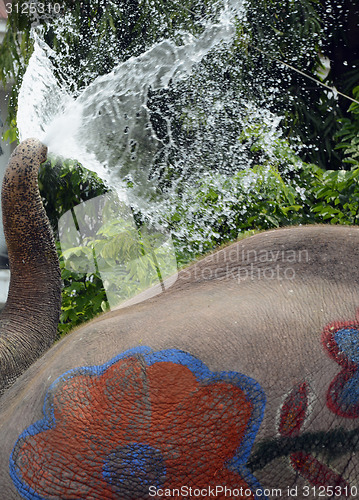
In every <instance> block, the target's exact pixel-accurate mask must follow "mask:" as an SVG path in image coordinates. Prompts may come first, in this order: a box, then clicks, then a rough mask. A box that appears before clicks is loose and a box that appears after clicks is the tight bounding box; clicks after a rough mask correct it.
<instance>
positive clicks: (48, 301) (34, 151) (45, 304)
mask: <svg viewBox="0 0 359 500" xmlns="http://www.w3.org/2000/svg"><path fill="white" fill-rule="evenodd" d="M46 154H47V148H46V146H44V145H43V144H41V142H39V141H38V140H37V139H27V140H26V141H24V142H22V143H21V144H20V145H19V146H18V147H17V148H16V149H15V151H14V152H13V154H12V155H11V157H10V160H9V164H8V166H7V169H6V171H5V176H4V180H3V185H2V193H1V203H2V212H3V224H4V233H5V239H6V244H7V248H8V254H9V263H10V272H11V276H10V289H9V295H8V299H7V302H6V305H5V308H4V310H3V312H2V314H1V316H0V395H1V394H2V393H3V392H4V391H5V389H6V388H7V387H9V386H10V385H11V384H12V383H13V382H14V381H15V380H16V378H17V377H18V376H19V375H21V373H23V372H24V371H25V370H26V368H28V367H29V366H30V365H31V364H32V363H33V362H34V361H35V360H36V359H37V358H38V357H39V356H40V355H41V354H42V353H43V352H44V351H45V350H46V349H47V348H48V347H50V346H51V345H52V343H53V341H54V339H55V337H56V330H57V324H58V320H59V315H60V308H61V275H60V267H59V262H58V257H57V252H56V248H55V243H54V239H53V234H52V230H51V227H50V223H49V220H48V218H47V216H46V213H45V210H44V207H43V204H42V201H41V197H40V193H39V189H38V181H37V175H38V169H39V166H40V164H41V163H42V162H44V161H45V160H46Z"/></svg>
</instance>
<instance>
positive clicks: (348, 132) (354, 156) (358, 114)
mask: <svg viewBox="0 0 359 500" xmlns="http://www.w3.org/2000/svg"><path fill="white" fill-rule="evenodd" d="M353 96H354V98H355V99H357V100H359V86H357V87H354V89H353ZM348 111H349V113H350V114H349V117H347V118H342V119H341V120H339V122H340V123H341V125H342V127H341V129H340V131H339V132H338V133H337V135H336V139H337V140H338V141H339V142H338V144H337V146H336V148H337V149H341V150H343V151H344V159H343V163H349V164H354V165H357V164H358V163H359V104H358V103H355V102H354V103H353V104H351V106H350V108H349V110H348Z"/></svg>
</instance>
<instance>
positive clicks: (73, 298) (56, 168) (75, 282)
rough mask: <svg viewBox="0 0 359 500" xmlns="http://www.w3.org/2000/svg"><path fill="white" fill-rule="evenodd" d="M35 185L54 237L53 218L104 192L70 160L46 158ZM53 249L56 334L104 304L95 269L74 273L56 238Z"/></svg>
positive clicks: (101, 285) (80, 321)
mask: <svg viewBox="0 0 359 500" xmlns="http://www.w3.org/2000/svg"><path fill="white" fill-rule="evenodd" d="M39 188H40V193H41V195H42V199H43V203H44V206H45V210H46V213H47V216H48V217H49V220H50V222H51V225H52V227H53V230H54V234H55V237H57V238H58V228H57V221H58V220H59V219H60V217H61V216H62V215H63V214H64V213H65V212H67V211H68V210H71V209H72V208H73V207H74V206H75V205H77V204H79V203H81V202H82V201H86V200H89V199H91V198H94V197H95V196H98V195H101V194H103V193H105V192H106V187H105V186H104V184H103V183H102V181H101V180H100V179H99V178H98V177H97V176H96V174H94V173H93V172H90V171H88V170H86V169H84V168H83V167H82V166H81V165H80V164H79V163H78V162H76V161H74V160H64V161H60V159H58V158H50V159H49V160H48V161H47V162H45V163H44V164H43V165H42V166H41V168H40V172H39ZM57 250H58V255H59V260H60V268H61V278H62V281H63V290H62V307H61V316H60V323H59V326H58V332H59V334H63V333H67V331H69V330H70V329H71V328H73V327H74V326H76V325H78V324H80V323H82V322H84V321H88V320H89V319H91V318H93V317H94V316H95V315H97V314H99V313H100V312H102V311H104V310H106V308H107V307H108V305H107V302H106V301H107V299H106V294H105V290H104V288H103V284H102V280H101V277H100V275H99V273H98V272H95V273H88V274H87V273H78V272H76V271H75V270H73V269H72V270H69V269H66V268H65V263H64V259H63V256H62V252H61V248H60V244H59V242H57Z"/></svg>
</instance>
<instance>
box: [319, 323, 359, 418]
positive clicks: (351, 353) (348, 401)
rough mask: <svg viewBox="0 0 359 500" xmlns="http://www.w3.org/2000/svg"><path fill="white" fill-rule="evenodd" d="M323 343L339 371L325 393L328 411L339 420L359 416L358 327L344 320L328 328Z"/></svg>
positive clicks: (358, 325) (356, 324) (324, 333)
mask: <svg viewBox="0 0 359 500" xmlns="http://www.w3.org/2000/svg"><path fill="white" fill-rule="evenodd" d="M322 343H323V346H324V348H325V350H326V351H327V352H328V354H329V356H330V357H331V358H332V359H334V361H336V362H337V363H338V364H339V365H340V366H341V367H342V370H341V372H340V373H338V375H337V376H336V377H335V378H334V380H333V381H332V382H331V384H330V386H329V389H328V392H327V406H328V408H329V409H330V410H331V411H332V412H333V413H335V414H336V415H339V416H341V417H347V418H358V417H359V370H358V368H359V324H358V322H356V321H345V322H342V323H333V324H331V325H328V326H327V327H326V328H325V329H324V331H323V335H322Z"/></svg>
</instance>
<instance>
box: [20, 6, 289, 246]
mask: <svg viewBox="0 0 359 500" xmlns="http://www.w3.org/2000/svg"><path fill="white" fill-rule="evenodd" d="M244 18H245V8H244V7H243V5H241V4H240V3H239V2H229V3H228V4H227V6H225V7H223V9H222V11H221V14H220V15H219V17H217V20H216V21H215V22H214V21H208V22H207V23H206V24H204V30H203V32H202V34H201V35H199V36H197V37H195V36H193V35H191V34H188V33H186V34H184V33H181V40H182V45H176V43H175V42H174V41H172V40H163V41H162V42H160V43H157V44H155V45H154V46H152V47H151V48H150V49H149V50H147V51H146V52H144V53H143V54H141V55H139V56H138V57H131V58H130V59H128V60H126V61H125V62H122V63H120V64H118V65H117V66H116V67H114V69H113V70H112V71H111V72H110V73H109V74H106V75H103V76H100V77H98V78H96V79H94V80H93V81H92V83H90V84H89V85H87V86H86V87H85V88H84V89H83V90H81V91H78V90H77V89H76V90H75V91H74V90H71V91H70V90H69V88H70V85H68V83H67V82H68V81H69V78H68V75H65V74H62V73H61V69H59V66H58V65H56V64H57V62H58V60H59V58H60V59H61V54H55V53H54V52H53V51H52V50H51V49H50V48H49V47H48V46H47V45H46V43H45V42H44V41H43V37H42V35H41V33H37V32H34V33H33V37H34V42H35V50H34V53H33V55H32V57H31V60H30V64H29V66H28V68H27V71H26V73H25V76H24V79H23V84H22V87H21V90H20V94H19V107H18V109H19V112H18V117H17V118H18V128H19V133H20V138H21V139H24V138H26V137H29V136H37V137H38V138H39V139H40V140H42V141H43V142H45V143H46V144H47V145H48V147H49V151H50V153H54V154H56V155H60V156H63V157H65V158H75V159H77V160H78V161H79V162H81V163H82V164H83V165H84V166H85V167H86V168H88V169H89V170H93V171H95V172H96V173H97V174H98V175H99V176H100V177H101V178H102V179H103V180H104V181H105V182H106V183H107V184H108V185H109V186H111V187H113V188H115V189H116V190H117V193H118V195H119V197H120V199H121V200H124V201H125V200H126V199H127V198H129V201H128V203H130V204H131V206H132V207H134V208H135V210H138V211H139V212H141V214H142V215H143V216H144V217H145V218H146V219H147V220H149V221H151V223H153V224H156V223H157V224H160V225H161V226H162V227H163V226H165V227H168V228H170V229H171V230H172V231H174V232H173V234H174V236H175V237H176V244H177V250H178V249H179V248H178V246H179V247H181V248H180V249H179V250H180V251H181V250H184V251H187V250H189V251H190V250H191V248H192V250H193V248H196V250H197V249H198V251H202V250H204V248H203V245H202V242H203V241H205V240H206V241H211V240H212V241H216V242H217V243H218V242H219V241H218V238H217V236H218V235H217V226H218V224H219V223H218V220H226V221H229V223H228V224H229V227H230V228H233V231H234V230H235V229H236V222H235V217H236V214H235V213H234V212H233V209H232V207H233V205H235V204H236V201H238V200H236V197H237V198H238V197H242V198H243V196H244V191H245V190H247V191H248V192H250V190H251V189H252V190H253V189H254V187H253V186H255V177H256V175H257V174H254V173H253V172H250V168H251V167H252V165H253V154H252V153H251V152H250V151H249V146H248V142H247V143H246V142H245V141H243V140H239V138H240V136H241V135H243V134H244V133H245V131H246V129H248V128H252V129H256V128H257V129H259V128H260V130H261V131H262V132H261V134H262V138H261V143H262V145H263V147H264V148H265V149H266V155H267V156H268V158H269V159H270V158H271V157H273V158H274V157H275V156H276V152H275V151H274V146H273V144H274V143H275V140H276V138H277V137H278V135H280V132H278V130H279V122H280V118H278V117H276V116H274V115H273V114H272V113H271V112H270V111H268V109H266V108H264V107H262V108H261V107H260V106H258V103H256V104H255V103H254V102H251V101H250V99H249V98H248V94H247V93H246V91H245V90H243V88H241V86H240V85H238V84H237V82H240V81H242V80H243V75H242V73H243V72H244V68H245V64H242V65H241V61H240V60H239V59H238V51H237V53H236V58H237V59H236V69H235V70H234V72H232V74H231V75H230V78H229V79H228V78H227V76H226V71H227V68H226V62H225V61H227V60H228V54H230V52H231V45H232V42H233V41H234V40H235V39H236V36H237V35H236V27H235V23H236V20H238V19H240V20H242V21H243V19H244ZM244 59H245V55H244V54H243V60H244ZM52 61H53V62H52ZM55 75H56V76H55ZM218 75H220V76H219V78H218ZM71 88H72V87H71ZM241 171H243V172H244V174H243V175H240V176H239V177H238V176H237V178H236V179H234V178H233V175H237V173H238V172H241ZM262 174H263V173H262ZM262 174H261V175H262ZM253 179H254V180H253ZM129 181H130V182H129ZM128 184H131V186H134V187H132V188H131V189H130V190H129V189H127V187H126V186H127V185H128ZM239 184H240V185H241V187H240V191H239V190H238V186H239ZM243 189H244V191H243ZM201 190H202V192H201ZM212 192H216V193H220V194H219V200H218V202H217V203H215V204H214V205H213V207H208V206H206V202H205V201H204V202H203V200H205V198H206V196H207V195H209V196H212V194H211V193H212ZM201 203H202V205H201ZM203 210H205V211H206V214H204V213H203V214H202V212H203ZM241 210H245V208H243V209H242V208H241ZM179 217H180V218H181V221H180V224H177V226H176V227H175V228H173V224H172V222H173V221H176V220H177V221H178V218H179ZM231 230H232V229H231ZM178 242H180V243H178Z"/></svg>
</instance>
